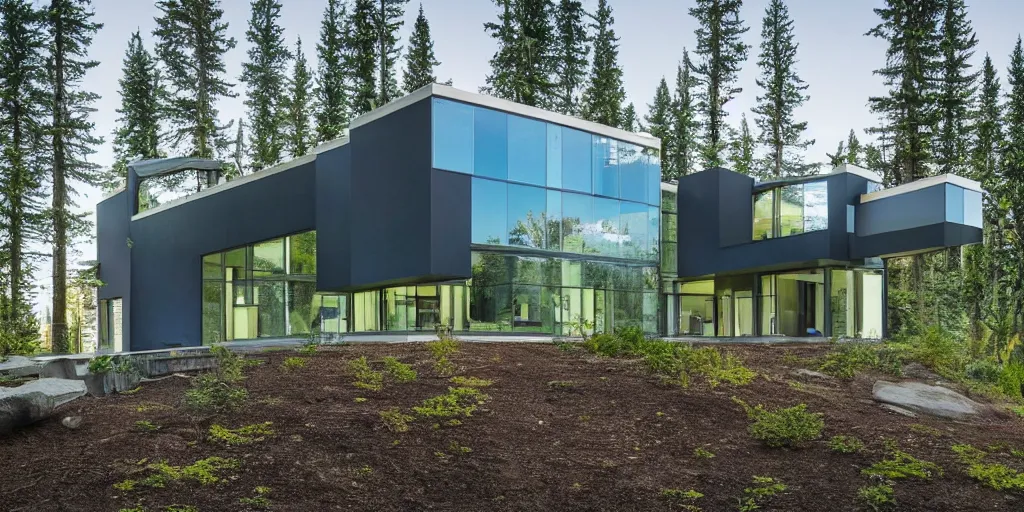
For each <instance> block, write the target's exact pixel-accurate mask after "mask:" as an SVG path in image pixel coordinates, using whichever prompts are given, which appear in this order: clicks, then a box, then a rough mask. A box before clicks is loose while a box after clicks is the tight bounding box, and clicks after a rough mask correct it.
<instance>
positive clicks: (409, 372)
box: [384, 357, 416, 382]
mask: <svg viewBox="0 0 1024 512" xmlns="http://www.w3.org/2000/svg"><path fill="white" fill-rule="evenodd" d="M384 369H385V371H386V372H387V373H388V374H389V375H391V377H392V378H394V379H395V381H396V382H412V381H414V380H416V370H413V369H412V366H409V365H407V364H405V363H403V362H401V361H399V360H398V359H395V358H394V357H385V358H384Z"/></svg>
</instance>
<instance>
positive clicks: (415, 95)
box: [349, 84, 661, 149]
mask: <svg viewBox="0 0 1024 512" xmlns="http://www.w3.org/2000/svg"><path fill="white" fill-rule="evenodd" d="M432 96H436V97H439V98H446V99H450V100H455V101H460V102H463V103H469V104H472V105H477V106H481V107H485V108H490V109H494V110H500V111H502V112H507V113H509V114H516V115H520V116H524V117H531V118H534V119H538V120H541V121H547V122H550V123H555V124H559V125H562V126H567V127H569V128H575V129H577V130H583V131H585V132H590V133H594V134H597V135H604V136H607V137H611V138H614V139H618V140H621V141H624V142H630V143H633V144H636V145H639V146H644V147H647V148H652V149H661V139H658V138H656V137H652V136H650V135H643V134H639V133H633V132H630V131H626V130H623V129H620V128H613V127H611V126H605V125H603V124H598V123H595V122H592V121H586V120H584V119H580V118H578V117H573V116H567V115H565V114H559V113H558V112H551V111H550V110H544V109H542V108H537V107H531V106H529V105H523V104H522V103H516V102H514V101H509V100H503V99H501V98H495V97H494V96H488V95H486V94H476V93H472V92H467V91H463V90H460V89H456V88H454V87H451V86H448V85H441V84H430V85H426V86H423V87H421V88H419V89H416V90H415V91H413V92H411V93H409V94H406V95H405V96H402V97H401V98H398V99H396V100H394V101H392V102H390V103H388V104H387V105H384V106H382V107H380V108H377V109H374V110H372V111H370V112H367V113H365V114H363V115H361V116H359V117H357V118H355V119H353V120H352V121H351V122H350V123H349V128H358V127H360V126H363V125H365V124H367V123H370V122H373V121H376V120H377V119H380V118H382V117H384V116H386V115H388V114H391V113H393V112H397V111H399V110H401V109H403V108H405V107H408V106H410V105H412V104H414V103H416V102H418V101H420V100H424V99H427V98H429V97H432Z"/></svg>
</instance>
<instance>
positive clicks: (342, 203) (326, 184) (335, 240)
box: [316, 145, 366, 292]
mask: <svg viewBox="0 0 1024 512" xmlns="http://www.w3.org/2000/svg"><path fill="white" fill-rule="evenodd" d="M351 155H352V153H351V149H350V148H349V146H348V145H345V146H342V147H340V148H338V149H333V150H330V151H326V152H324V153H321V154H320V155H318V156H317V159H316V260H317V267H316V286H317V289H318V290H320V291H335V292H337V291H341V290H344V289H345V288H348V287H349V286H350V285H351V282H352V273H351V272H350V271H349V269H350V259H351V253H350V248H349V247H350V236H351V229H350V227H349V224H350V223H351V222H352V216H351V212H350V208H349V207H350V205H351V201H352V193H351V187H352V165H351ZM363 221H364V222H365V221H366V219H363Z"/></svg>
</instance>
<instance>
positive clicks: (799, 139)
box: [753, 0, 814, 178]
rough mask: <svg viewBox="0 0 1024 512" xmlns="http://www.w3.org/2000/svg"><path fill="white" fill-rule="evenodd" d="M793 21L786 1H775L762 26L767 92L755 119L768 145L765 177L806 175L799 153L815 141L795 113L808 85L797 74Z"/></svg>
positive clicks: (762, 78) (762, 84) (761, 61)
mask: <svg viewBox="0 0 1024 512" xmlns="http://www.w3.org/2000/svg"><path fill="white" fill-rule="evenodd" d="M798 46H799V45H798V44H797V43H796V42H795V41H794V36H793V20H792V19H791V18H790V17H789V9H788V8H786V5H785V4H784V3H783V2H782V0H771V3H769V4H768V8H767V10H766V11H765V16H764V22H763V24H762V25H761V54H760V57H759V59H758V66H759V67H760V68H761V76H760V78H758V79H757V86H758V87H760V88H761V89H762V90H763V91H764V94H763V95H761V96H758V97H757V106H756V107H754V109H753V111H754V114H756V117H755V119H754V122H755V123H757V127H758V129H759V130H760V135H759V136H758V141H759V142H760V143H762V144H764V145H766V146H768V156H767V158H766V164H767V165H766V166H765V168H766V171H767V172H766V173H764V174H765V177H772V178H780V177H782V176H784V175H790V174H804V172H805V170H806V168H805V166H804V165H803V162H802V158H801V157H800V156H799V155H798V154H792V153H791V151H792V150H803V149H806V148H807V146H809V145H811V144H813V143H814V141H805V140H803V133H804V131H806V130H807V122H806V121H796V120H795V119H794V113H795V111H796V109H797V108H799V107H800V106H801V105H803V104H804V102H806V101H807V99H808V97H807V95H806V94H804V91H806V90H807V84H805V83H804V81H803V80H801V79H800V76H799V75H797V73H796V69H794V66H795V65H796V62H797V59H796V52H797V47H798Z"/></svg>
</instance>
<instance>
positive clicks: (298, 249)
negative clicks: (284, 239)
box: [288, 231, 316, 276]
mask: <svg viewBox="0 0 1024 512" xmlns="http://www.w3.org/2000/svg"><path fill="white" fill-rule="evenodd" d="M288 273H289V274H302V275H309V276H315V275H316V231H307V232H305V233H301V234H298V235H295V236H291V237H289V238H288Z"/></svg>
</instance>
